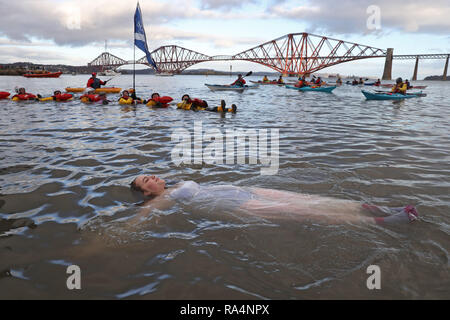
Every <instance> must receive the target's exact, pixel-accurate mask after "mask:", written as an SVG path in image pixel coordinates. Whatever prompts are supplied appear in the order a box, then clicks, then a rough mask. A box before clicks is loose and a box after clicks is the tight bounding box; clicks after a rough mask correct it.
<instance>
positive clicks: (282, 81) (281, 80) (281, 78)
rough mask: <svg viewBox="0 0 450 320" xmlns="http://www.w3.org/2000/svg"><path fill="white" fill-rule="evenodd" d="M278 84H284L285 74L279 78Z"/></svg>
mask: <svg viewBox="0 0 450 320" xmlns="http://www.w3.org/2000/svg"><path fill="white" fill-rule="evenodd" d="M277 83H278V84H284V80H283V75H281V76H280V77H279V78H278V80H277Z"/></svg>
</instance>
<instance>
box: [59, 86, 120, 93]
mask: <svg viewBox="0 0 450 320" xmlns="http://www.w3.org/2000/svg"><path fill="white" fill-rule="evenodd" d="M86 89H87V88H66V91H67V92H75V93H81V92H84V91H85V90H86ZM120 91H122V88H114V87H109V88H99V89H95V93H120Z"/></svg>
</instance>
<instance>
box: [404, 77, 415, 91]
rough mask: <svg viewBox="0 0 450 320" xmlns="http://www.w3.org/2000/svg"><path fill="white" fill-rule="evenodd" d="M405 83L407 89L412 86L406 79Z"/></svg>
mask: <svg viewBox="0 0 450 320" xmlns="http://www.w3.org/2000/svg"><path fill="white" fill-rule="evenodd" d="M405 83H406V87H407V88H408V90H409V89H412V88H413V86H412V85H411V83H410V82H409V81H408V79H406V80H405Z"/></svg>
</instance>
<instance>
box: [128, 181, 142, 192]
mask: <svg viewBox="0 0 450 320" xmlns="http://www.w3.org/2000/svg"><path fill="white" fill-rule="evenodd" d="M136 179H137V178H136ZM136 179H134V180H133V181H131V183H130V189H131V190H133V191H137V192H142V193H144V190H142V188H141V187H139V186H138V185H137V184H136Z"/></svg>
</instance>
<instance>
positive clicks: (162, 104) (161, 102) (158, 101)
mask: <svg viewBox="0 0 450 320" xmlns="http://www.w3.org/2000/svg"><path fill="white" fill-rule="evenodd" d="M172 101H173V98H172V97H168V96H164V97H155V98H153V99H150V100H148V102H147V106H148V107H156V108H167V107H168V106H169V102H172Z"/></svg>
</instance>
